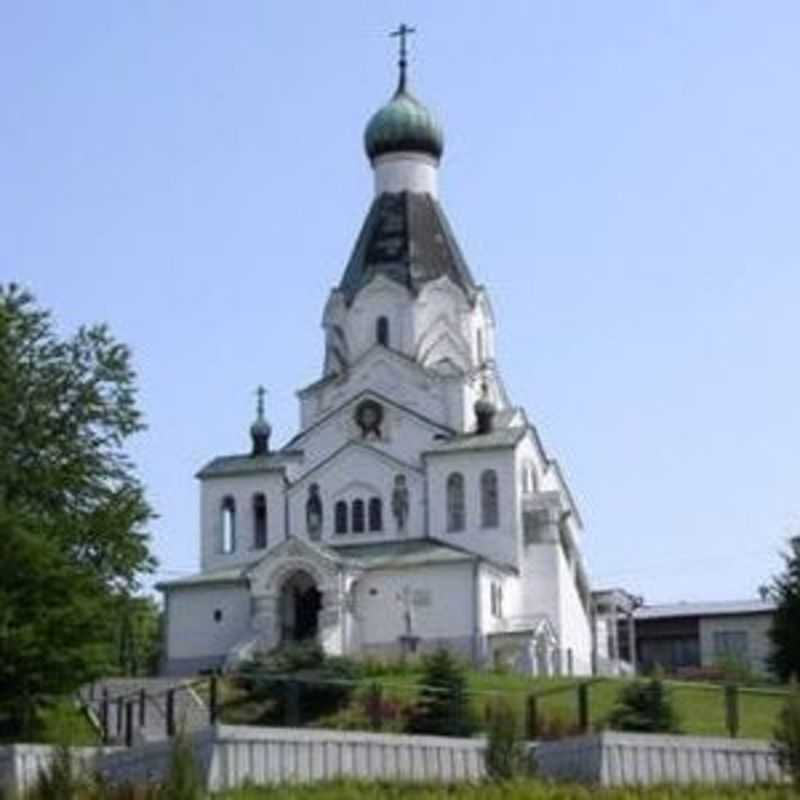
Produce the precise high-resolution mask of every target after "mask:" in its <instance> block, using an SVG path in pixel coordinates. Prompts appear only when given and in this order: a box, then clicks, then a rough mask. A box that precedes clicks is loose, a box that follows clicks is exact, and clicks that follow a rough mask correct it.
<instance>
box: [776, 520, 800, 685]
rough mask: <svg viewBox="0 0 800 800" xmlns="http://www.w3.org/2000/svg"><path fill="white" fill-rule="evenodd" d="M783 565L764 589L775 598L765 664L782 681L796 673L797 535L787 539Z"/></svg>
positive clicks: (799, 610)
mask: <svg viewBox="0 0 800 800" xmlns="http://www.w3.org/2000/svg"><path fill="white" fill-rule="evenodd" d="M783 559H784V564H785V568H784V571H783V573H782V574H781V575H776V576H775V577H774V578H773V580H772V585H771V586H770V587H769V589H768V594H769V596H770V597H771V598H772V599H773V600H774V601H775V605H776V608H775V615H774V616H773V618H772V627H771V629H770V632H769V635H770V639H771V640H772V653H771V655H770V659H769V665H770V668H771V669H772V671H773V672H774V673H775V674H776V675H777V676H778V677H779V678H780V679H781V680H783V681H786V680H789V678H790V677H792V675H794V676H800V536H796V537H794V538H793V539H792V540H791V541H790V543H789V552H788V553H784V556H783Z"/></svg>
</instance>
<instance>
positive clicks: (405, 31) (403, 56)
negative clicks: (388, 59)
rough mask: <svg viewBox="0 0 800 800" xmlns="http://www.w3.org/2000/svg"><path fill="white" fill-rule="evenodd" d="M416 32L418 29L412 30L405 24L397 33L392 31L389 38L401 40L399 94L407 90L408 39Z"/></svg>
mask: <svg viewBox="0 0 800 800" xmlns="http://www.w3.org/2000/svg"><path fill="white" fill-rule="evenodd" d="M416 32H417V29H416V28H411V27H409V26H408V25H406V24H405V22H404V23H402V25H400V27H399V28H398V29H397V30H396V31H392V32H391V33H390V34H389V36H396V37H398V38H399V39H400V60H399V61H398V62H397V64H398V66H399V67H400V83H399V84H398V85H397V91H398V92H403V91H405V88H406V67H407V66H408V59H407V54H408V51H407V50H406V37H407V36H410V35H411V34H412V33H416Z"/></svg>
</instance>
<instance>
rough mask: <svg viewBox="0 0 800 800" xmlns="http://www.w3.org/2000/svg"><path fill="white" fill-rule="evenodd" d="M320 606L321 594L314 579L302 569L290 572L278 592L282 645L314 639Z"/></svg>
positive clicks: (317, 629)
mask: <svg viewBox="0 0 800 800" xmlns="http://www.w3.org/2000/svg"><path fill="white" fill-rule="evenodd" d="M321 607H322V594H321V593H320V591H319V589H318V588H317V584H316V583H315V581H314V579H313V578H312V577H311V576H310V575H309V574H308V573H307V572H305V571H304V570H301V569H298V570H296V571H295V572H292V573H291V575H289V577H288V578H287V579H286V580H285V581H284V583H283V585H282V586H281V590H280V599H279V609H280V626H281V642H301V641H304V640H307V639H314V638H315V637H316V635H317V633H318V631H319V611H320V608H321Z"/></svg>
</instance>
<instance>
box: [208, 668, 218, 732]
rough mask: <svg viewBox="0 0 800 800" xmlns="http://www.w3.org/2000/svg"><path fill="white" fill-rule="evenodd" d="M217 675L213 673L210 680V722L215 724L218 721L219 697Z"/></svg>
mask: <svg viewBox="0 0 800 800" xmlns="http://www.w3.org/2000/svg"><path fill="white" fill-rule="evenodd" d="M217 693H218V686H217V676H216V675H212V676H211V677H210V678H209V680H208V722H209V724H210V725H214V724H215V723H216V721H217V703H218V702H219V698H218V694H217Z"/></svg>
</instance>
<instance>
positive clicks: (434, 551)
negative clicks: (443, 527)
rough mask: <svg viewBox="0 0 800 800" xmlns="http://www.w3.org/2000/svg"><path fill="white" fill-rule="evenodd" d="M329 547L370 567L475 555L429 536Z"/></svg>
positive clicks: (457, 558) (402, 565)
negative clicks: (427, 537) (425, 537)
mask: <svg viewBox="0 0 800 800" xmlns="http://www.w3.org/2000/svg"><path fill="white" fill-rule="evenodd" d="M328 547H329V548H330V549H331V550H335V551H336V553H337V554H338V555H340V556H342V557H343V558H346V559H353V560H354V561H357V562H359V563H360V564H363V565H364V566H365V567H367V568H370V569H378V568H379V567H407V566H417V565H419V564H433V563H437V564H440V563H443V562H450V561H474V560H475V559H476V558H478V556H477V555H476V554H474V553H469V552H467V551H465V550H462V549H461V548H456V547H450V546H449V545H447V544H445V543H444V542H438V541H435V540H431V539H408V540H406V541H403V540H397V539H395V540H393V541H387V542H370V543H369V544H342V545H332V544H330V542H329V543H328Z"/></svg>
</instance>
